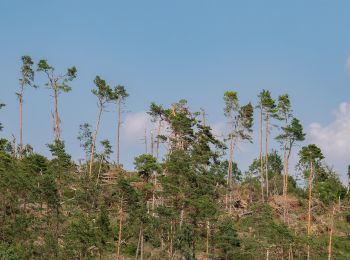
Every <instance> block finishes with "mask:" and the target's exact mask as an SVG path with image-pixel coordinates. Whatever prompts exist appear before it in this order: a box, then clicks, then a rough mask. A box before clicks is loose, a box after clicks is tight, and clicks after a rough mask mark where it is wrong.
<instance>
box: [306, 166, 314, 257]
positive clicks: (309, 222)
mask: <svg viewBox="0 0 350 260" xmlns="http://www.w3.org/2000/svg"><path fill="white" fill-rule="evenodd" d="M313 175H314V164H313V161H312V160H311V161H310V177H309V207H308V217H307V236H308V237H309V236H310V234H311V203H312V179H313ZM307 259H310V246H309V245H308V246H307Z"/></svg>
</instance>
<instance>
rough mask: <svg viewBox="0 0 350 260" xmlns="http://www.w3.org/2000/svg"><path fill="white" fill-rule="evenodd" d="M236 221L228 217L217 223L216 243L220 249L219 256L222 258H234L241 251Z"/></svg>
mask: <svg viewBox="0 0 350 260" xmlns="http://www.w3.org/2000/svg"><path fill="white" fill-rule="evenodd" d="M234 225H235V222H234V221H233V219H232V218H229V217H226V218H224V219H223V220H221V221H220V222H219V223H218V224H217V231H216V232H215V235H214V243H215V246H216V248H217V249H218V250H219V252H218V257H220V258H221V259H234V258H235V256H237V253H238V252H239V247H240V241H239V239H238V235H237V232H236V230H235V228H234Z"/></svg>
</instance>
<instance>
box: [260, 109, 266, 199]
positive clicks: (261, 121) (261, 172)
mask: <svg viewBox="0 0 350 260" xmlns="http://www.w3.org/2000/svg"><path fill="white" fill-rule="evenodd" d="M262 146H263V108H262V105H261V106H260V175H261V200H262V202H264V201H265V199H264V198H265V196H264V170H263V154H262Z"/></svg>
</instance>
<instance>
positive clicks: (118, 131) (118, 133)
mask: <svg viewBox="0 0 350 260" xmlns="http://www.w3.org/2000/svg"><path fill="white" fill-rule="evenodd" d="M120 103H121V98H120V97H118V124H117V165H118V166H119V159H120V158H119V157H120V113H121V112H120V109H121V105H120Z"/></svg>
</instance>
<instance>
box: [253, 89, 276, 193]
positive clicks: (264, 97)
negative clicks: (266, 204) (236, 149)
mask: <svg viewBox="0 0 350 260" xmlns="http://www.w3.org/2000/svg"><path fill="white" fill-rule="evenodd" d="M258 98H259V104H258V107H259V108H260V169H261V172H263V165H265V186H266V196H267V198H268V197H269V176H268V164H269V157H268V147H269V133H270V125H269V124H270V121H269V120H270V119H271V118H272V117H276V112H277V110H276V104H275V100H273V99H272V97H271V93H270V91H268V90H263V91H261V92H260V94H259V95H258ZM263 121H265V162H264V161H263V154H262V139H263V137H262V131H263V129H262V125H263V123H262V122H263ZM262 176H263V174H262ZM262 178H263V177H262Z"/></svg>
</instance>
